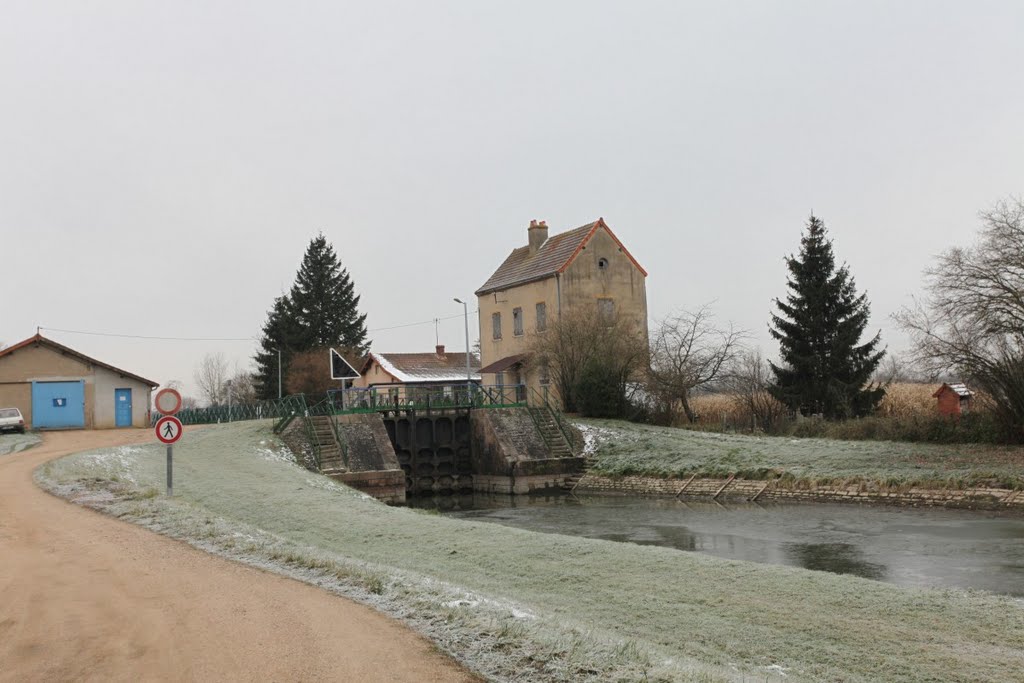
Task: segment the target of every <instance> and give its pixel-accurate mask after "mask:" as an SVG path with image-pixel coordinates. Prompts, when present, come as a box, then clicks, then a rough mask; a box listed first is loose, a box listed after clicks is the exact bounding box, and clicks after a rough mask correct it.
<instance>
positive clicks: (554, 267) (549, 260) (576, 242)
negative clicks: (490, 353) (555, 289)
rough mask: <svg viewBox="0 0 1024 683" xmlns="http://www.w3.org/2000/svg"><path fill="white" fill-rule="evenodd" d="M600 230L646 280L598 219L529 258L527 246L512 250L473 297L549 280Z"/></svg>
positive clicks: (546, 243) (548, 242) (550, 240)
mask: <svg viewBox="0 0 1024 683" xmlns="http://www.w3.org/2000/svg"><path fill="white" fill-rule="evenodd" d="M601 228H603V229H604V230H606V231H607V232H608V235H609V236H611V238H612V239H613V240H615V242H616V244H618V245H619V246H620V247H621V248H622V253H624V254H625V255H626V256H627V257H628V258H629V260H630V261H632V262H633V265H635V266H636V267H637V269H639V270H640V272H641V273H643V274H644V276H645V277H646V276H647V271H646V270H644V269H643V268H642V267H641V266H640V264H639V263H637V261H636V259H635V258H633V256H632V254H630V253H629V251H628V250H627V249H626V247H625V246H623V244H622V242H620V241H619V238H618V237H616V236H615V233H613V232H612V231H611V228H609V227H608V224H607V223H605V222H604V219H603V218H598V219H597V220H596V221H594V222H593V223H587V224H586V225H582V226H580V227H578V228H576V229H574V230H569V231H567V232H563V233H559V234H557V235H553V236H551V237H549V238H547V240H545V241H544V244H542V245H541V246H540V248H539V249H538V250H537V253H535V254H530V247H529V245H527V246H525V247H519V248H518V249H513V250H512V253H511V254H509V255H508V258H506V259H505V262H504V263H502V264H501V266H499V267H498V269H497V270H496V271H494V274H493V275H491V277H490V278H488V280H487V282H485V283H484V284H483V286H481V287H480V289H478V290H477V291H476V295H477V296H480V295H482V294H489V293H491V292H497V291H500V290H502V289H510V288H512V287H517V286H519V285H523V284H526V283H527V282H534V281H536V280H543V279H545V278H549V277H553V276H554V275H555V274H556V273H564V272H565V269H566V268H568V267H569V265H570V264H571V263H572V262H573V260H574V259H575V258H576V256H577V254H579V253H580V251H582V250H583V247H585V246H586V244H587V242H588V241H590V238H591V237H593V236H594V233H595V232H597V231H598V229H601Z"/></svg>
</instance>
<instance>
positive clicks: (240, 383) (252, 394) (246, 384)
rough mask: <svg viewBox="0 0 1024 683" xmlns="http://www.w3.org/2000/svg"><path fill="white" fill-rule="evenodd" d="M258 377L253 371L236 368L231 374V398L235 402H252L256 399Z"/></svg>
mask: <svg viewBox="0 0 1024 683" xmlns="http://www.w3.org/2000/svg"><path fill="white" fill-rule="evenodd" d="M256 398H257V397H256V378H255V376H254V375H253V373H251V372H247V371H245V370H239V369H237V367H236V369H235V373H234V374H233V375H231V400H232V402H233V403H236V404H241V403H252V402H254V401H256Z"/></svg>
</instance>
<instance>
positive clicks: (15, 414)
mask: <svg viewBox="0 0 1024 683" xmlns="http://www.w3.org/2000/svg"><path fill="white" fill-rule="evenodd" d="M0 432H21V433H22V434H24V433H25V418H23V417H22V416H21V411H20V410H18V409H17V408H0Z"/></svg>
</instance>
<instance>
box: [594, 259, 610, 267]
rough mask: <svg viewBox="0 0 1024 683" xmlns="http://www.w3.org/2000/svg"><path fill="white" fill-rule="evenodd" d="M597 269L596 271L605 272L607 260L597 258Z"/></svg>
mask: <svg viewBox="0 0 1024 683" xmlns="http://www.w3.org/2000/svg"><path fill="white" fill-rule="evenodd" d="M597 269H598V270H607V269H608V259H606V258H599V259H597Z"/></svg>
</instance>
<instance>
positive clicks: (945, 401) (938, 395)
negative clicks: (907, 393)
mask: <svg viewBox="0 0 1024 683" xmlns="http://www.w3.org/2000/svg"><path fill="white" fill-rule="evenodd" d="M932 398H935V399H938V402H937V404H936V408H937V409H938V411H939V414H940V415H945V416H947V417H959V416H961V415H966V414H967V413H969V412H970V410H971V403H972V401H973V400H974V392H973V391H971V390H970V389H968V388H967V385H966V384H943V385H942V386H941V387H939V388H938V389H936V391H935V393H934V394H932Z"/></svg>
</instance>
